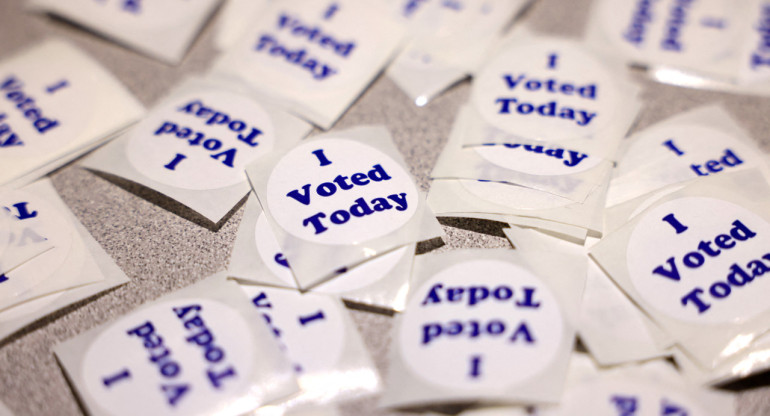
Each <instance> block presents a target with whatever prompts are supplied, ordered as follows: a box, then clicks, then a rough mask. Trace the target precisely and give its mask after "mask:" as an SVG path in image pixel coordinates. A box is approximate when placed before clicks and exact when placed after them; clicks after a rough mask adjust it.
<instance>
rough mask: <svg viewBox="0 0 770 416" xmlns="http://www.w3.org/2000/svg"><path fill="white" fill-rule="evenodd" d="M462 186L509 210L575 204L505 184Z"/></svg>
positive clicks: (476, 182)
mask: <svg viewBox="0 0 770 416" xmlns="http://www.w3.org/2000/svg"><path fill="white" fill-rule="evenodd" d="M459 182H460V185H462V187H463V188H465V190H466V191H468V192H470V193H471V194H473V195H475V196H477V197H479V198H481V199H483V200H485V201H488V202H491V203H493V204H497V205H502V206H505V207H508V208H509V209H511V208H513V209H527V210H533V209H542V210H545V209H554V208H560V207H563V206H567V205H570V204H574V203H575V202H574V201H572V200H570V199H567V198H563V197H560V196H558V195H554V194H551V193H548V192H543V191H539V190H537V189H532V188H527V187H524V186H518V185H514V184H508V183H503V182H482V181H472V180H464V179H461V180H459Z"/></svg>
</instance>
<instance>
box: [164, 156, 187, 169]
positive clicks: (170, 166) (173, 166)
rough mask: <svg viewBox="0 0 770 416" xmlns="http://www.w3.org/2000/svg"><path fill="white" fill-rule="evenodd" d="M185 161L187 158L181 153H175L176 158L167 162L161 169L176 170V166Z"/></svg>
mask: <svg viewBox="0 0 770 416" xmlns="http://www.w3.org/2000/svg"><path fill="white" fill-rule="evenodd" d="M185 159H187V156H185V155H183V154H181V153H177V154H176V156H174V160H172V161H171V162H168V164H167V165H164V166H163V167H164V168H166V169H168V170H176V165H178V164H179V162H181V161H183V160H185Z"/></svg>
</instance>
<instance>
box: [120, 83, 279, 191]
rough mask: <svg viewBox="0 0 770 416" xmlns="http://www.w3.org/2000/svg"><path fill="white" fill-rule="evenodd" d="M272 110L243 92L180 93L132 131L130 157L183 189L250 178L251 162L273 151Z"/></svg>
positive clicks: (219, 185) (138, 167) (218, 185)
mask: <svg viewBox="0 0 770 416" xmlns="http://www.w3.org/2000/svg"><path fill="white" fill-rule="evenodd" d="M274 142H275V131H274V128H273V124H272V122H271V120H270V116H269V115H268V114H267V112H265V110H264V109H263V108H262V107H261V106H260V105H259V104H258V103H256V102H255V101H253V100H251V99H249V98H247V97H244V96H242V95H238V94H234V93H230V92H226V91H221V90H207V89H201V90H197V91H195V92H188V93H186V94H183V95H180V96H176V97H174V98H173V99H172V100H169V101H166V102H165V104H162V105H161V106H159V107H158V108H156V109H155V110H153V111H152V113H151V114H149V115H148V116H147V117H146V118H145V119H144V120H142V121H141V122H140V123H139V124H138V125H137V126H136V127H134V129H133V130H132V131H131V133H130V138H129V140H128V143H127V145H126V154H127V156H128V160H129V161H130V162H131V164H132V165H133V166H134V168H135V169H136V170H137V171H138V172H140V173H142V174H143V175H146V176H147V177H149V178H151V179H153V180H155V181H158V182H161V183H163V184H166V185H169V186H174V187H177V188H183V189H194V190H203V189H218V188H224V187H227V186H231V185H236V184H239V183H243V182H245V181H246V180H247V179H246V174H245V173H244V170H245V167H246V165H248V164H249V163H251V162H253V161H254V160H255V159H257V158H259V157H260V156H262V155H264V154H266V153H268V152H270V151H271V150H272V149H273V145H274Z"/></svg>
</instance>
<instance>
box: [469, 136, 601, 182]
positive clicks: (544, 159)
mask: <svg viewBox="0 0 770 416" xmlns="http://www.w3.org/2000/svg"><path fill="white" fill-rule="evenodd" d="M474 150H475V151H476V153H478V154H479V156H481V157H483V158H484V159H486V160H488V161H489V162H491V163H493V164H495V165H497V166H500V167H501V168H505V169H515V170H516V171H518V172H523V173H526V174H529V175H542V176H550V175H569V174H574V173H579V172H585V171H587V170H589V169H591V168H594V167H596V166H599V164H600V163H601V162H602V159H600V158H597V157H590V156H589V155H588V154H587V153H583V152H580V151H576V150H569V149H564V148H561V147H558V146H548V145H531V144H518V143H515V144H514V143H510V144H501V145H487V146H483V147H474Z"/></svg>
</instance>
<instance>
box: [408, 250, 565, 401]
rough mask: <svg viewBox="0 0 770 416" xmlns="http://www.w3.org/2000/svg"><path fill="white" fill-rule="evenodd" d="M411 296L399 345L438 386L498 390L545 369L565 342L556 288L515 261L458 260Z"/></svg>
mask: <svg viewBox="0 0 770 416" xmlns="http://www.w3.org/2000/svg"><path fill="white" fill-rule="evenodd" d="M411 296H412V298H411V300H410V301H409V303H408V304H407V308H406V311H405V312H404V314H403V315H402V322H401V326H400V328H399V332H398V334H399V342H398V348H399V349H400V353H401V356H402V357H403V359H404V360H405V362H406V365H407V367H408V368H409V369H410V370H411V371H412V372H414V373H415V374H418V375H419V376H420V377H422V378H424V379H425V380H427V381H430V382H431V383H434V384H437V385H439V386H443V387H449V388H461V389H493V390H498V391H499V390H500V389H501V388H504V387H505V386H510V385H516V384H520V383H522V382H524V381H526V380H528V379H530V378H531V377H533V376H536V375H538V374H540V373H541V372H543V371H544V370H545V369H546V368H548V367H549V365H550V364H551V363H552V362H553V360H554V359H555V358H556V356H557V355H558V354H557V353H558V352H559V350H560V346H561V343H562V339H561V338H562V336H563V330H564V325H565V323H564V320H563V318H562V316H561V310H560V307H559V305H558V303H557V301H556V298H555V296H554V295H553V294H552V293H551V291H550V290H549V289H548V288H547V287H546V286H545V285H544V284H542V283H541V282H540V280H539V279H538V278H537V277H535V276H534V275H533V274H532V273H531V272H529V271H528V270H526V269H523V268H521V267H519V266H517V265H514V264H512V263H509V262H504V261H499V260H489V259H484V260H471V261H466V262H463V263H460V264H456V265H454V266H451V267H448V268H446V269H444V270H442V271H440V272H439V273H437V274H436V275H434V276H433V277H431V278H430V279H429V280H428V281H427V282H426V283H425V284H423V285H422V286H420V288H419V289H417V290H416V291H415V292H414V294H412V295H411Z"/></svg>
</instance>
